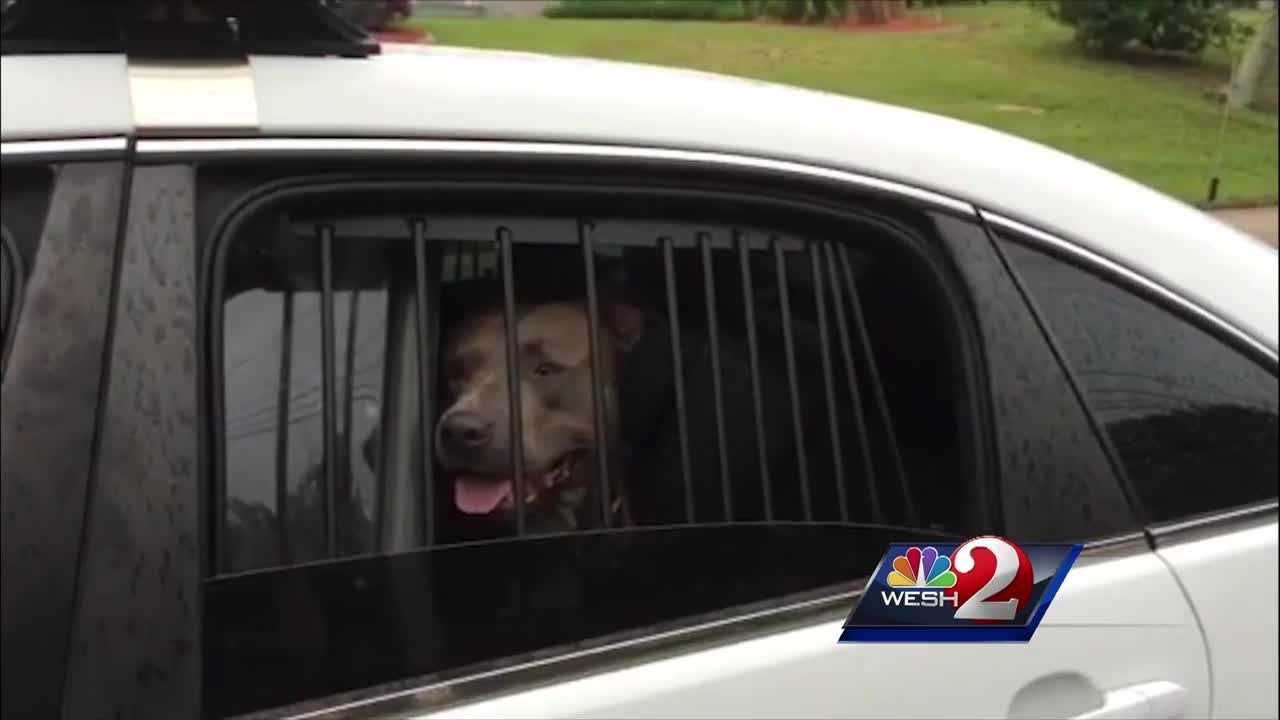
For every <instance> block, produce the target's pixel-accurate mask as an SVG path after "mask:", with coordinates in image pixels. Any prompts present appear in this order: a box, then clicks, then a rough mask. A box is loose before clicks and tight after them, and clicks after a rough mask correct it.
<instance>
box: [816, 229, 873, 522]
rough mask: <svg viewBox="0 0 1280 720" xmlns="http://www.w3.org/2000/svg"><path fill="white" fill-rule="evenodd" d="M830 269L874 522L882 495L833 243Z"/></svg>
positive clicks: (842, 348) (850, 395)
mask: <svg viewBox="0 0 1280 720" xmlns="http://www.w3.org/2000/svg"><path fill="white" fill-rule="evenodd" d="M826 251H827V270H828V271H829V272H830V273H831V298H832V299H833V300H834V301H835V307H836V336H837V337H838V338H839V339H840V350H841V352H842V354H843V355H844V372H845V375H846V376H847V378H848V382H849V401H850V402H851V403H852V405H853V426H854V428H855V429H856V430H857V432H858V442H859V443H861V445H862V447H861V450H862V453H861V456H862V472H863V474H864V476H865V477H866V479H867V500H868V502H869V503H870V505H871V518H872V520H873V521H875V522H880V521H881V520H883V515H882V513H881V511H880V494H879V492H877V489H876V479H875V467H874V464H873V463H872V462H871V442H870V440H869V436H868V434H867V421H866V418H865V417H863V412H862V398H861V393H859V392H858V374H857V371H856V370H855V367H854V359H853V348H852V345H851V343H850V341H849V323H848V322H847V321H846V318H845V314H844V302H843V301H842V300H841V299H840V296H841V295H842V294H843V291H842V289H841V285H840V274H839V271H838V270H837V268H836V251H835V249H834V248H833V247H832V246H831V243H826Z"/></svg>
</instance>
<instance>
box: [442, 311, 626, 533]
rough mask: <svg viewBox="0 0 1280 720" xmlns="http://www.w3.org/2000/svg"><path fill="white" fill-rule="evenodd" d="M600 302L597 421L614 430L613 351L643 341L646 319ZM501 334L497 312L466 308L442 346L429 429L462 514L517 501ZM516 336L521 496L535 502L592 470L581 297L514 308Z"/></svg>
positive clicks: (587, 342) (593, 434)
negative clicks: (442, 404) (436, 410)
mask: <svg viewBox="0 0 1280 720" xmlns="http://www.w3.org/2000/svg"><path fill="white" fill-rule="evenodd" d="M599 309H600V328H599V333H598V335H599V341H600V357H599V358H598V368H596V371H597V373H598V374H599V387H600V389H601V394H602V401H603V403H602V404H603V406H604V408H605V410H604V423H603V425H604V427H605V432H606V433H607V434H611V435H614V436H615V437H616V430H617V427H618V390H617V377H618V365H619V358H620V356H621V354H622V353H625V352H626V351H628V350H629V349H630V348H632V347H633V346H634V345H635V343H636V342H637V340H638V339H639V338H640V336H641V334H642V333H643V330H644V319H643V314H642V313H641V312H640V311H639V310H638V309H636V308H634V307H632V306H629V305H626V304H623V303H617V302H603V301H602V302H601V303H600V306H599ZM505 332H506V325H505V321H504V314H503V312H502V311H501V310H500V309H487V310H483V311H479V312H474V313H471V314H470V315H468V316H467V317H466V318H465V319H464V320H463V321H462V322H461V323H460V324H459V325H458V327H457V328H456V329H455V330H454V331H453V332H452V333H450V335H449V336H448V338H447V340H446V344H445V351H444V372H445V380H446V383H447V392H448V398H447V401H448V404H447V405H446V408H445V410H444V412H443V413H442V414H441V416H440V419H439V422H438V423H437V426H436V437H435V445H436V455H437V459H438V460H439V462H440V464H441V466H442V467H443V468H444V469H445V470H446V471H447V472H448V473H449V474H450V475H452V478H453V484H454V487H453V490H454V502H455V505H456V506H457V508H458V510H460V511H461V512H463V513H466V514H468V515H494V514H503V515H505V514H506V513H509V512H510V511H511V510H512V509H513V508H514V503H515V499H516V498H515V494H514V493H515V482H514V478H513V469H512V466H511V465H512V463H511V457H512V448H513V445H514V442H516V440H513V438H512V436H511V415H510V410H511V404H510V401H509V398H510V394H509V389H508V388H509V380H508V378H509V373H508V366H507V357H506V355H507V352H506V334H505ZM515 335H516V353H517V358H518V369H519V381H518V388H517V390H518V392H519V398H520V411H521V423H520V427H521V432H522V434H523V437H521V438H519V439H518V442H519V447H520V448H522V457H523V465H524V494H525V497H524V501H525V507H526V508H536V507H538V506H539V505H541V504H543V503H548V502H550V501H551V499H553V498H554V497H555V496H557V495H560V494H561V493H562V492H563V491H565V490H569V489H572V488H573V486H575V485H578V484H579V483H580V481H581V479H582V478H583V477H586V476H589V475H590V473H589V472H584V471H586V470H588V469H589V467H590V465H591V463H590V459H591V457H592V454H593V453H594V451H595V448H596V447H597V445H598V444H599V438H598V437H597V431H596V423H595V398H594V395H593V386H592V358H591V334H590V326H589V324H588V313H587V307H586V304H585V303H581V302H554V303H543V304H534V305H526V306H522V307H519V308H518V309H517V312H516V333H515ZM610 439H612V438H610ZM610 447H614V446H613V445H612V444H610Z"/></svg>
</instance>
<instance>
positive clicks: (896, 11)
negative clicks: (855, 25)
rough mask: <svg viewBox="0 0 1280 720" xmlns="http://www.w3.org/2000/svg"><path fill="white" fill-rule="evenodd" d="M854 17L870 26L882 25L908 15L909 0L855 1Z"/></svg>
mask: <svg viewBox="0 0 1280 720" xmlns="http://www.w3.org/2000/svg"><path fill="white" fill-rule="evenodd" d="M853 5H854V8H853V9H854V11H855V12H854V17H856V18H857V20H858V22H860V23H866V24H868V25H882V24H884V23H887V22H889V21H890V20H895V19H897V18H901V17H904V16H905V15H906V14H907V0H853Z"/></svg>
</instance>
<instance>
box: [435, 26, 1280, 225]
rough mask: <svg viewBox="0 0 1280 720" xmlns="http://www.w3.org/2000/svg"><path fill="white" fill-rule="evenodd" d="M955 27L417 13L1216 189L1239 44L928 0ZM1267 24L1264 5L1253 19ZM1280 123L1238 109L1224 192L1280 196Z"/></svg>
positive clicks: (519, 42)
mask: <svg viewBox="0 0 1280 720" xmlns="http://www.w3.org/2000/svg"><path fill="white" fill-rule="evenodd" d="M923 14H925V15H926V16H933V15H935V14H936V15H937V16H939V17H941V18H942V19H944V20H947V21H949V22H952V23H955V24H956V27H954V28H952V29H948V30H943V31H935V32H927V33H911V34H894V33H879V34H877V33H850V32H846V31H841V30H835V29H830V28H809V27H783V26H780V25H776V24H768V23H703V22H661V21H648V20H567V19H555V20H549V19H528V20H500V19H491V20H453V19H448V20H445V19H415V20H412V21H410V22H412V23H414V24H418V25H422V26H424V27H425V28H426V29H427V30H428V31H429V32H430V33H431V34H432V35H433V36H434V37H435V39H436V42H438V43H441V44H446V45H464V46H471V47H487V48H503V49H511V50H527V51H533V52H545V53H552V54H560V55H580V56H590V57H597V58H607V59H616V60H627V61H633V62H642V63H651V64H657V65H672V66H681V67H690V68H697V69H700V70H708V71H712V72H720V73H726V74H729V75H739V76H744V77H751V78H757V79H761V80H768V81H774V82H781V83H788V84H792V85H800V86H803V87H807V88H813V89H817V90H824V91H828V92H835V93H840V94H845V95H855V96H858V97H863V98H868V99H872V100H880V101H884V102H889V103H893V104H897V105H904V106H908V107H913V108H918V109H921V110H926V111H929V112H934V113H939V114H942V115H949V116H952V117H956V118H960V119H962V120H967V121H970V122H976V123H980V124H983V125H988V126H990V127H993V128H996V129H999V130H1003V131H1006V132H1010V133H1013V134H1016V135H1021V136H1023V137H1026V138H1029V139H1031V140H1035V141H1037V142H1042V143H1045V144H1047V145H1051V146H1053V147H1056V148H1059V149H1062V150H1065V151H1066V152H1069V153H1072V154H1074V155H1078V156H1080V157H1082V158H1085V159H1087V160H1090V161H1092V162H1095V163H1098V164H1099V165H1102V166H1104V167H1107V168H1110V169H1112V170H1115V171H1117V172H1119V173H1122V174H1124V175H1128V176H1130V177H1133V178H1135V179H1137V180H1139V181H1141V182H1144V183H1146V184H1148V185H1151V186H1153V187H1155V188H1157V189H1159V190H1162V191H1164V192H1167V193H1169V194H1171V195H1174V196H1176V197H1179V198H1182V199H1184V200H1187V201H1191V202H1202V201H1204V200H1205V199H1206V194H1207V190H1208V184H1209V178H1210V177H1211V175H1212V174H1213V172H1214V170H1215V167H1216V161H1217V157H1218V155H1217V152H1218V151H1217V146H1218V139H1219V134H1220V127H1221V123H1222V110H1221V106H1219V105H1217V104H1215V103H1213V102H1210V101H1209V100H1207V99H1206V98H1205V95H1204V93H1205V91H1206V90H1208V89H1210V88H1213V87H1216V86H1218V85H1220V84H1221V83H1223V82H1225V81H1226V80H1227V78H1228V77H1229V62H1230V58H1229V57H1228V54H1227V53H1226V52H1224V51H1221V50H1213V51H1211V52H1209V53H1207V55H1206V57H1205V59H1204V60H1203V61H1201V62H1194V63H1193V62H1187V61H1183V62H1174V61H1168V60H1165V61H1161V62H1156V61H1151V60H1148V61H1145V62H1135V63H1128V64H1126V63H1117V62H1107V61H1102V60H1097V59H1092V58H1088V57H1085V56H1083V55H1082V54H1081V53H1080V52H1079V51H1078V50H1077V49H1076V48H1075V46H1074V45H1073V44H1072V42H1071V32H1070V30H1069V29H1068V28H1064V27H1062V26H1060V25H1058V24H1056V23H1054V22H1053V21H1052V20H1050V19H1049V18H1048V17H1047V16H1046V15H1045V14H1044V13H1043V12H1042V11H1040V10H1039V9H1038V8H1036V7H1034V6H1029V5H1026V4H1015V3H1011V2H999V3H991V4H988V5H984V6H976V7H950V8H943V9H940V10H936V11H935V10H929V11H925V12H924V13H923ZM1249 18H1250V19H1253V20H1257V19H1258V18H1260V15H1250V16H1249ZM1277 127H1278V126H1277V118H1276V115H1275V114H1273V113H1262V112H1257V111H1252V110H1249V111H1233V112H1232V114H1231V116H1230V122H1229V124H1228V125H1227V128H1226V133H1225V136H1224V142H1223V146H1222V161H1221V162H1222V165H1221V177H1222V185H1221V187H1220V189H1219V201H1220V202H1239V201H1274V200H1275V198H1276V197H1277V194H1278V192H1277V177H1276V176H1277Z"/></svg>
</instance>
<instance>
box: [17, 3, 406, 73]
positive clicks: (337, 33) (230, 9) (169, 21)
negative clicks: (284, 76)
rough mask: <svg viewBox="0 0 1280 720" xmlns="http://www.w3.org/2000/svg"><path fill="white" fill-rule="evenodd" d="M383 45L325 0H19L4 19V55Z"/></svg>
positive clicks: (187, 54)
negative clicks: (331, 7) (337, 11)
mask: <svg viewBox="0 0 1280 720" xmlns="http://www.w3.org/2000/svg"><path fill="white" fill-rule="evenodd" d="M4 1H5V0H0V3H3V2H4ZM379 51H380V49H379V46H378V43H377V42H376V41H374V40H373V38H371V37H370V36H369V35H368V33H366V32H365V31H364V30H363V29H362V28H359V27H357V26H355V25H353V24H351V23H350V22H348V21H347V20H345V19H343V18H342V17H340V16H339V15H337V14H336V13H334V12H333V10H332V9H330V7H329V6H328V5H327V4H326V3H325V2H323V0H14V1H13V2H12V3H11V4H6V5H5V6H4V12H3V16H2V17H0V53H3V54H4V55H19V54H22V55H29V54H52V53H113V54H114V53H125V54H128V55H130V56H136V57H147V58H166V59H168V58H172V59H204V58H227V57H237V56H244V55H249V54H255V55H304V56H324V55H337V56H342V57H367V56H369V55H376V54H377V53H378V52H379Z"/></svg>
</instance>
